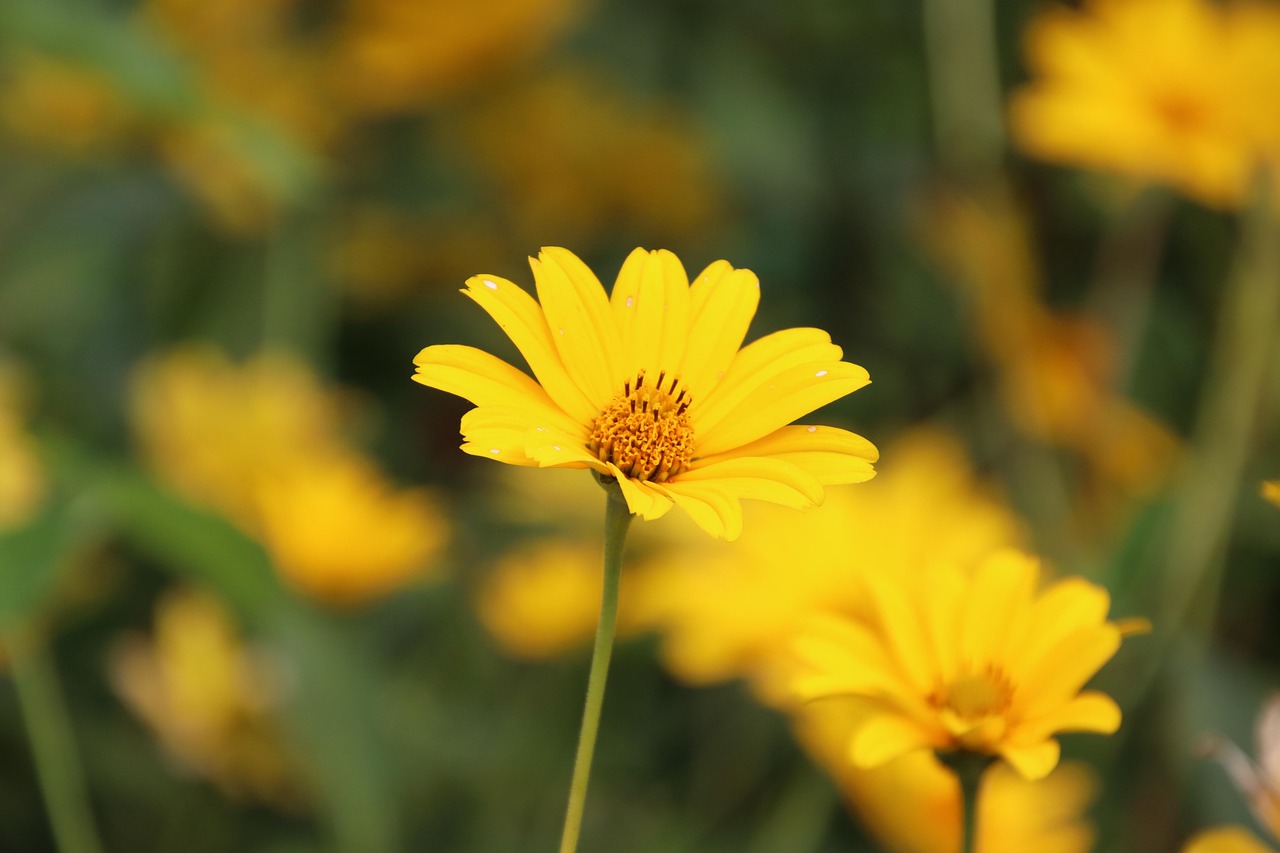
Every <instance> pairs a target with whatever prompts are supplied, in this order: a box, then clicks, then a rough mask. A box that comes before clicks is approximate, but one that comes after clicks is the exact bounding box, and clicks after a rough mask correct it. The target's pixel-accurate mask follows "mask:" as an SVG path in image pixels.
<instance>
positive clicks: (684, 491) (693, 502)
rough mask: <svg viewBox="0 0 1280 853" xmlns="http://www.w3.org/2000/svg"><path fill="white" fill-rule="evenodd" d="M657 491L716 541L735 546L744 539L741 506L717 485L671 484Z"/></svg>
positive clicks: (666, 484)
mask: <svg viewBox="0 0 1280 853" xmlns="http://www.w3.org/2000/svg"><path fill="white" fill-rule="evenodd" d="M658 488H660V489H662V490H663V492H665V493H666V494H667V495H669V496H670V497H671V500H673V501H675V503H676V506H678V507H680V508H681V509H683V510H684V511H685V512H687V513H689V515H690V517H691V518H693V520H694V521H695V522H697V524H698V526H699V527H701V528H702V529H703V530H705V531H707V532H708V533H710V534H711V535H712V536H714V537H716V538H717V539H725V540H727V541H730V542H732V541H733V540H735V539H737V538H738V537H739V536H741V535H742V505H741V504H739V503H738V501H737V499H735V498H734V497H732V496H731V495H728V494H726V493H725V491H724V490H723V489H721V488H719V487H718V486H717V485H716V484H714V483H682V482H675V481H671V482H667V483H664V484H663V485H661V486H659V487H658Z"/></svg>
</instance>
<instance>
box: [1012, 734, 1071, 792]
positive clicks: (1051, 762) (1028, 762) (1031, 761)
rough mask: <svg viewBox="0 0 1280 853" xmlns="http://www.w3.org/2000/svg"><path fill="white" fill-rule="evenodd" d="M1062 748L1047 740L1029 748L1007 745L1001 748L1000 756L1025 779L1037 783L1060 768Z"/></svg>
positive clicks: (1054, 741)
mask: <svg viewBox="0 0 1280 853" xmlns="http://www.w3.org/2000/svg"><path fill="white" fill-rule="evenodd" d="M1061 754H1062V748H1061V747H1060V746H1059V745H1058V742H1057V741H1056V740H1046V741H1041V742H1040V743H1033V744H1031V745H1029V746H1014V745H1012V744H1005V745H1004V746H1001V747H1000V756H1001V757H1002V758H1003V759H1004V760H1005V761H1007V762H1009V766H1010V767H1012V768H1013V769H1014V770H1016V771H1018V775H1020V776H1022V777H1023V778H1024V779H1030V780H1031V781H1033V782H1034V781H1036V780H1037V779H1043V778H1044V777H1046V776H1048V775H1049V774H1050V773H1052V772H1053V768H1055V767H1057V766H1058V758H1059V757H1060V756H1061Z"/></svg>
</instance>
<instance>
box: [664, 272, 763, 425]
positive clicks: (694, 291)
mask: <svg viewBox="0 0 1280 853" xmlns="http://www.w3.org/2000/svg"><path fill="white" fill-rule="evenodd" d="M689 298H690V301H691V304H692V308H691V312H690V318H691V319H690V321H689V348H688V350H686V351H685V354H684V364H683V365H682V366H681V367H680V373H679V375H680V379H681V381H682V382H683V383H684V384H685V386H686V387H688V389H689V393H690V395H691V396H692V397H693V399H694V400H701V399H703V398H704V397H706V396H707V395H708V394H709V393H710V392H711V389H712V388H714V387H715V385H716V383H717V382H718V381H719V380H720V378H721V376H723V375H724V372H725V371H726V370H728V369H729V365H730V364H731V363H732V362H733V358H734V356H735V355H737V354H738V348H739V347H741V346H742V340H743V338H745V337H746V336H747V328H748V327H749V326H750V325H751V318H752V317H754V316H755V314H756V308H757V306H758V305H759V304H760V281H759V279H757V278H756V276H755V273H753V272H751V271H750V270H735V269H734V268H733V267H731V266H730V265H729V263H728V262H727V261H716V262H715V263H714V264H712V265H711V266H709V267H707V268H706V269H705V270H703V272H702V274H701V275H699V276H698V278H697V279H696V280H695V281H694V282H693V284H692V285H691V286H690V288H689Z"/></svg>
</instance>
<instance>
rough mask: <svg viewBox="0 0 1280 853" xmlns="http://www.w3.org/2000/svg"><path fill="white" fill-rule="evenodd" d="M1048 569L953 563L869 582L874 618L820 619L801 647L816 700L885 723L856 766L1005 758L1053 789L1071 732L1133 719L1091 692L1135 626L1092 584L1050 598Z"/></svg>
mask: <svg viewBox="0 0 1280 853" xmlns="http://www.w3.org/2000/svg"><path fill="white" fill-rule="evenodd" d="M1038 578H1039V565H1038V563H1037V562H1036V560H1034V559H1033V558H1031V557H1029V556H1026V555H1024V554H1021V553H1018V552H1015V551H1010V550H1002V551H997V552H995V553H993V554H992V555H990V556H988V557H987V558H985V559H984V560H983V561H982V562H981V563H979V564H978V565H977V567H976V568H975V569H974V570H973V571H972V572H965V571H964V570H962V569H961V568H959V567H957V566H954V565H940V566H936V567H934V568H933V569H931V570H927V571H922V572H919V573H917V574H916V575H914V576H911V577H908V578H896V577H887V576H885V575H882V574H878V573H877V574H868V575H866V576H865V577H864V578H862V580H863V582H864V584H865V588H866V592H867V595H868V597H869V599H870V602H871V604H870V607H869V614H868V616H867V618H866V619H864V620H850V619H839V618H834V617H832V618H828V619H826V620H822V621H816V622H815V624H814V626H813V628H812V629H811V631H810V633H808V634H806V635H805V636H803V637H801V639H799V640H798V641H797V642H796V644H795V651H796V653H797V656H798V657H799V658H800V659H801V661H802V665H803V666H804V667H806V670H807V671H806V672H804V673H803V674H801V675H799V676H797V678H796V680H795V682H794V690H795V692H796V695H797V697H798V698H800V699H803V700H813V699H821V698H824V697H832V696H859V697H863V698H865V699H867V700H869V701H870V702H871V706H872V707H871V713H869V714H868V717H867V719H866V720H865V722H863V723H862V724H861V725H860V726H859V727H858V728H857V730H856V731H855V733H854V734H853V737H852V740H851V743H850V747H849V749H850V756H851V758H852V760H853V762H854V764H856V765H858V766H860V767H867V768H870V767H877V766H880V765H882V764H884V763H886V762H888V761H890V760H891V759H894V758H897V757H898V756H900V755H905V754H907V753H910V752H914V751H918V750H926V749H932V750H934V751H936V752H939V753H949V752H955V751H965V752H973V753H984V754H990V755H994V756H999V757H1001V758H1003V759H1004V760H1005V761H1006V762H1008V763H1009V764H1010V765H1011V766H1012V767H1013V768H1014V769H1015V770H1017V771H1018V772H1019V773H1020V774H1021V775H1022V776H1024V777H1026V778H1028V779H1040V778H1043V777H1044V776H1046V775H1048V773H1049V772H1050V771H1051V770H1053V768H1054V767H1055V766H1056V765H1057V763H1058V757H1059V744H1058V741H1057V740H1056V739H1055V738H1054V735H1056V734H1057V733H1059V732H1068V731H1084V732H1098V733H1102V734H1109V733H1111V732H1114V731H1115V730H1116V729H1117V728H1118V727H1119V725H1120V709H1119V707H1118V706H1117V705H1116V703H1115V702H1114V701H1113V700H1112V699H1111V698H1110V697H1109V696H1107V695H1105V694H1103V693H1100V692H1097V691H1088V690H1085V691H1082V689H1081V688H1082V687H1083V686H1084V684H1085V682H1086V681H1088V680H1089V679H1090V678H1091V677H1092V676H1093V675H1094V673H1096V672H1097V671H1098V669H1100V668H1101V667H1102V665H1103V664H1104V663H1106V662H1107V661H1108V660H1110V659H1111V657H1112V656H1113V655H1114V654H1115V653H1116V650H1117V649H1118V648H1119V647H1120V640H1121V637H1122V636H1123V635H1124V634H1125V633H1126V632H1127V631H1128V630H1130V626H1129V625H1126V624H1121V623H1112V622H1108V621H1107V610H1108V608H1109V605H1110V599H1109V596H1108V594H1107V592H1106V590H1104V589H1103V588H1102V587H1099V586H1096V585H1094V584H1091V583H1088V582H1086V581H1084V580H1082V579H1079V578H1068V579H1065V580H1061V581H1058V582H1057V583H1055V584H1054V585H1053V586H1051V587H1049V588H1048V589H1047V590H1045V591H1044V592H1042V593H1038V592H1037V591H1036V586H1037V581H1038Z"/></svg>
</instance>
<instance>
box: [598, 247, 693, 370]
mask: <svg viewBox="0 0 1280 853" xmlns="http://www.w3.org/2000/svg"><path fill="white" fill-rule="evenodd" d="M609 301H610V304H611V306H612V308H613V315H614V317H615V318H616V319H617V324H618V332H619V335H620V336H621V339H622V353H623V368H624V370H625V372H626V373H627V374H628V375H634V374H635V373H636V372H637V371H639V370H641V369H644V370H647V371H650V372H657V371H659V370H665V371H666V372H667V373H668V374H669V375H678V374H677V371H678V369H679V367H680V365H681V363H682V362H683V360H684V351H685V346H686V344H687V342H688V339H689V278H688V274H687V273H685V271H684V267H683V266H681V264H680V261H679V259H678V258H676V256H675V255H673V254H671V253H670V252H668V251H666V250H664V249H659V250H658V251H654V252H646V251H645V250H644V249H636V250H635V251H633V252H632V253H631V254H630V255H628V256H627V259H626V261H625V262H623V265H622V270H621V271H620V272H619V273H618V280H617V282H616V283H615V284H614V286H613V294H612V295H611V296H610V299H609Z"/></svg>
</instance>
